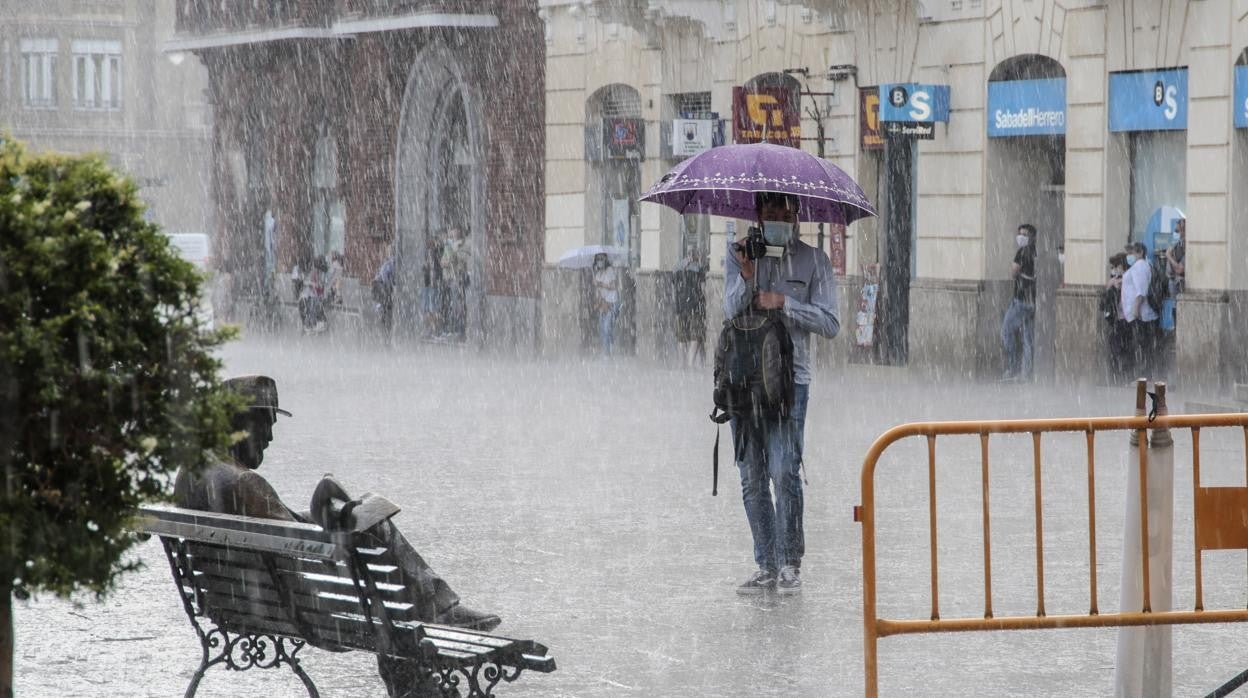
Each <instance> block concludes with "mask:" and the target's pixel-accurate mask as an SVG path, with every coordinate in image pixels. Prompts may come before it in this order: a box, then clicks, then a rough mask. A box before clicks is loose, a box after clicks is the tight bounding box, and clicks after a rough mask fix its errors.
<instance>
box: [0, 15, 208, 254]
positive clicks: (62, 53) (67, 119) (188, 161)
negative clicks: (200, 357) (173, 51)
mask: <svg viewBox="0 0 1248 698" xmlns="http://www.w3.org/2000/svg"><path fill="white" fill-rule="evenodd" d="M0 16H3V17H4V18H5V22H4V23H3V24H2V25H0V130H7V131H9V132H10V133H11V134H12V135H13V137H15V138H17V139H19V140H22V141H25V142H26V143H28V144H29V145H30V147H32V148H34V149H36V150H55V151H61V152H68V153H84V152H101V153H105V154H106V155H107V156H108V158H109V160H110V162H112V163H113V164H114V165H115V166H117V167H119V168H120V169H122V170H123V171H125V172H126V173H128V174H129V175H130V176H131V177H132V178H133V179H134V181H135V183H136V184H137V185H138V186H139V191H140V195H141V196H142V198H143V200H144V201H145V203H146V204H147V209H148V216H149V217H150V219H151V220H152V221H154V222H156V223H158V224H160V225H161V226H162V227H163V228H164V229H165V230H166V231H167V232H170V233H208V232H211V229H212V215H211V212H212V207H211V205H210V197H209V189H208V186H207V182H208V176H207V174H208V153H209V139H208V134H209V118H210V115H209V113H208V110H207V103H206V101H205V97H204V90H205V89H206V87H207V74H206V73H205V72H204V70H203V68H202V67H200V66H199V65H196V64H195V62H194V61H184V62H175V61H177V57H175V58H174V60H170V59H169V57H168V56H166V55H165V54H163V53H162V52H161V46H162V44H163V43H164V42H165V41H166V40H167V39H168V38H169V37H170V36H172V34H173V31H174V8H173V5H172V4H170V3H166V2H162V1H159V0H89V1H88V0H45V1H43V2H27V1H24V0H0Z"/></svg>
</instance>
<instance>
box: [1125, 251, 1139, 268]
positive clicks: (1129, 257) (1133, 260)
mask: <svg viewBox="0 0 1248 698" xmlns="http://www.w3.org/2000/svg"><path fill="white" fill-rule="evenodd" d="M1138 261H1140V258H1139V257H1136V256H1135V255H1133V254H1129V255H1127V266H1128V267H1130V266H1134V265H1135V263H1136V262H1138Z"/></svg>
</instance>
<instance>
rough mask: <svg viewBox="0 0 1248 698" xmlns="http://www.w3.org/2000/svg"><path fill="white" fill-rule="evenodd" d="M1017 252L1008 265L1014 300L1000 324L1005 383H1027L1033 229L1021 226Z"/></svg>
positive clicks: (1033, 315)
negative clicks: (1019, 381) (1022, 381)
mask: <svg viewBox="0 0 1248 698" xmlns="http://www.w3.org/2000/svg"><path fill="white" fill-rule="evenodd" d="M1014 242H1015V244H1016V245H1018V251H1017V252H1015V253H1014V262H1013V263H1012V264H1011V265H1010V277H1011V278H1013V279H1014V298H1013V299H1012V300H1011V301H1010V307H1009V309H1008V310H1006V311H1005V319H1004V320H1002V321H1001V345H1002V347H1003V348H1004V349H1005V375H1004V376H1003V379H1004V380H1007V381H1016V380H1025V381H1029V380H1031V378H1032V375H1033V374H1032V367H1033V364H1032V356H1033V355H1034V354H1033V351H1034V347H1035V338H1036V226H1034V225H1032V224H1030V223H1024V224H1022V225H1020V226H1018V234H1017V235H1015V236H1014Z"/></svg>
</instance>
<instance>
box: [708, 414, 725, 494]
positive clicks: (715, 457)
mask: <svg viewBox="0 0 1248 698" xmlns="http://www.w3.org/2000/svg"><path fill="white" fill-rule="evenodd" d="M722 426H723V423H722V422H719V423H718V426H716V427H715V450H713V451H712V452H711V496H712V497H715V496H718V495H719V430H720V428H721V427H722Z"/></svg>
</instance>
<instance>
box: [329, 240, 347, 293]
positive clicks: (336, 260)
mask: <svg viewBox="0 0 1248 698" xmlns="http://www.w3.org/2000/svg"><path fill="white" fill-rule="evenodd" d="M345 267H346V258H344V257H343V256H342V253H341V252H339V251H337V250H334V251H333V252H330V253H329V273H328V274H327V275H326V277H325V302H326V303H327V304H329V305H342V278H343V276H344V275H345V274H346V271H345Z"/></svg>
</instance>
